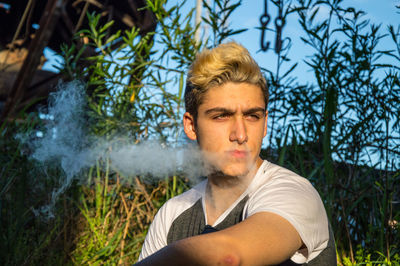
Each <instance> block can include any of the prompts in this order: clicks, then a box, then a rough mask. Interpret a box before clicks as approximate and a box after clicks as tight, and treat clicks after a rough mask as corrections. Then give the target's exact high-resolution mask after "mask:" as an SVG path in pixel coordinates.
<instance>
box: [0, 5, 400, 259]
mask: <svg viewBox="0 0 400 266" xmlns="http://www.w3.org/2000/svg"><path fill="white" fill-rule="evenodd" d="M240 3H241V2H240V1H229V0H218V1H216V4H215V5H214V7H213V8H211V7H207V8H208V10H209V12H210V16H209V18H208V19H207V20H206V21H205V23H207V24H209V26H210V30H211V33H212V34H210V36H211V37H210V39H208V40H206V41H203V42H200V43H196V41H195V40H194V39H193V36H194V31H195V28H193V22H192V21H193V14H194V13H193V11H192V12H190V13H188V14H186V13H183V12H182V11H181V10H182V5H183V3H182V4H179V5H176V6H172V7H169V8H167V7H166V5H165V1H161V0H157V1H148V2H147V4H148V7H147V8H148V9H149V10H150V11H151V12H152V13H153V14H154V15H155V17H156V19H157V23H158V25H157V28H156V30H155V31H149V32H147V33H145V34H142V33H140V31H139V29H138V28H135V27H133V28H131V29H129V30H126V31H120V30H117V29H115V28H114V27H112V25H113V22H112V21H108V20H107V17H104V16H101V15H100V14H99V15H98V14H95V13H90V14H88V16H87V21H88V24H87V25H88V27H86V28H85V29H83V30H80V31H79V32H77V33H76V34H75V37H74V40H73V42H72V43H70V44H68V45H62V46H61V49H60V53H61V55H62V56H63V58H64V62H63V66H62V68H61V69H60V73H61V75H62V78H63V80H64V81H70V80H76V79H79V80H81V81H85V84H86V85H85V86H86V97H87V101H88V106H87V113H86V116H87V121H88V129H89V131H90V133H91V134H93V135H95V136H99V137H106V138H108V139H113V138H115V137H117V136H120V135H121V134H126V135H129V137H130V140H131V142H132V143H136V144H137V143H141V142H143V141H145V140H146V139H149V138H157V139H161V140H162V141H166V142H169V141H171V140H174V139H175V140H176V138H177V136H178V135H179V124H180V116H181V114H182V94H183V90H184V77H185V73H186V70H187V68H188V66H189V64H190V62H191V61H192V60H193V58H194V56H195V54H196V52H197V51H198V50H199V49H202V48H204V47H212V46H215V45H217V44H218V43H220V42H223V41H226V40H228V39H229V38H234V36H235V35H236V34H240V33H241V32H242V29H230V28H229V25H226V23H224V21H225V20H227V19H228V18H229V16H230V15H231V13H232V12H240ZM273 3H274V4H275V5H278V4H279V3H278V1H277V2H273ZM318 7H324V8H328V10H329V16H328V17H326V18H325V19H323V20H318V21H317V20H315V17H316V15H317V13H318ZM394 8H395V7H394ZM283 11H284V12H283V17H287V16H292V15H293V16H294V15H297V16H298V23H300V25H301V27H302V30H303V35H302V36H303V38H302V40H303V41H304V43H306V44H307V46H308V47H309V49H310V50H312V51H313V54H312V56H311V57H308V58H304V60H305V61H306V62H307V64H308V66H309V68H310V70H311V71H312V72H313V74H314V79H313V80H312V81H310V82H309V83H307V84H301V83H299V82H298V81H297V80H296V77H294V76H293V74H292V71H293V69H294V68H295V67H296V65H297V63H296V62H292V61H290V58H288V57H287V53H288V51H289V49H290V45H287V46H285V47H283V49H282V50H281V51H279V53H277V59H278V60H279V64H278V67H277V69H276V70H267V69H264V71H265V75H266V77H267V80H268V83H269V88H270V94H271V99H270V103H269V113H270V117H269V135H268V136H267V137H268V138H269V143H270V144H271V145H270V146H269V147H267V148H266V149H263V151H262V156H263V157H264V158H267V159H268V160H270V161H272V162H275V163H277V164H279V165H282V166H284V167H287V168H289V169H292V170H294V171H295V172H297V173H299V174H300V175H302V176H304V177H306V178H308V179H309V180H310V181H311V182H312V183H313V184H314V186H315V187H316V188H317V190H318V191H319V192H320V194H321V197H322V199H323V201H324V203H325V207H326V209H327V213H328V216H329V220H330V222H331V224H332V227H333V230H334V234H335V239H336V245H337V253H338V261H339V263H340V264H341V265H354V264H367V263H369V264H382V265H399V263H400V257H399V251H400V247H399V243H400V232H399V231H400V228H399V221H400V194H399V187H400V170H399V169H400V160H399V155H400V149H399V146H400V139H399V138H400V122H399V113H400V110H399V109H400V83H399V75H400V72H399V70H400V69H399V63H400V26H399V25H393V26H390V27H388V28H382V27H380V26H379V25H373V24H371V23H370V22H369V21H367V20H365V19H364V18H363V13H362V11H360V10H355V9H352V8H348V9H344V8H342V1H340V0H322V1H313V0H309V1H304V0H298V1H292V2H290V5H289V4H286V5H285V6H284V9H283ZM221 25H224V26H221ZM244 30H245V29H244ZM116 41H118V42H119V45H118V46H117V47H115V46H114V45H113V44H114V43H115V42H116ZM382 41H385V42H390V44H389V45H388V46H389V47H392V49H389V50H384V51H382V50H379V46H378V44H379V43H380V42H382ZM88 49H90V51H92V52H91V53H90V54H89V55H88V54H87V53H85V51H87V50H88ZM271 49H273V47H271ZM93 51H95V53H93ZM261 66H262V65H261ZM282 69H289V71H288V72H286V73H282ZM171 87H174V88H176V89H175V90H174V91H173V92H171V90H170V88H171ZM54 119H57V118H54ZM44 123H46V121H45V120H43V119H40V118H39V114H38V112H27V111H26V112H25V111H21V112H19V113H18V114H17V115H16V116H14V117H13V118H12V119H5V120H3V121H2V124H1V125H0V150H1V153H0V154H1V155H0V165H1V167H0V264H1V265H36V264H40V265H43V264H45V265H59V264H78V265H81V264H131V263H134V262H135V261H136V259H137V257H138V254H139V252H140V248H141V244H142V242H143V240H144V236H145V234H146V230H147V228H148V226H149V224H150V222H151V220H152V217H153V216H154V214H155V213H156V211H157V209H158V208H159V207H160V206H161V205H162V204H163V202H165V201H166V200H167V199H169V198H171V197H173V196H174V195H177V194H179V193H182V192H183V191H185V190H186V189H188V184H187V179H186V178H185V177H184V176H179V175H175V176H171V177H166V178H165V179H163V180H161V181H157V182H153V183H149V182H144V181H143V179H142V178H141V177H140V176H137V177H135V178H133V180H131V182H123V181H122V178H123V177H122V175H121V174H120V173H118V172H116V171H107V170H104V169H109V168H108V165H109V161H108V160H107V159H104V158H103V159H99V160H98V162H97V164H95V165H93V166H92V167H89V169H85V170H84V171H83V172H82V173H81V174H80V176H79V177H77V178H76V181H74V182H73V184H72V185H71V186H70V187H69V189H68V190H66V191H65V192H64V193H63V194H62V195H61V196H60V197H59V198H58V200H57V202H56V206H55V208H54V211H53V214H54V217H52V218H48V217H43V215H40V213H39V214H38V211H37V210H38V209H39V208H40V207H41V206H44V205H46V204H47V203H48V202H49V200H50V194H51V192H52V191H53V190H54V188H56V187H57V186H58V185H59V184H60V182H61V181H60V180H62V179H63V178H64V173H63V172H62V170H61V169H60V167H59V166H58V165H57V164H53V165H50V166H46V167H38V163H37V162H35V161H34V160H31V159H30V154H31V153H32V150H30V149H29V147H27V146H26V145H25V144H24V143H21V142H20V141H19V140H18V139H17V138H15V136H16V134H21V133H24V134H28V135H29V134H30V135H32V136H33V138H35V134H34V133H35V132H36V131H37V130H39V129H40V128H42V127H43V124H44ZM71 134H73V133H72V132H71Z"/></svg>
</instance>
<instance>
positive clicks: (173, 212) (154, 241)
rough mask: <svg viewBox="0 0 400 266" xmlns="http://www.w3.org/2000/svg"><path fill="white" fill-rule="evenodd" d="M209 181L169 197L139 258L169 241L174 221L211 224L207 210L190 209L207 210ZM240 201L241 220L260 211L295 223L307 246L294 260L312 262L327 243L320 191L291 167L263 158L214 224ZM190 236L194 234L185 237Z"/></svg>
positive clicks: (159, 212) (152, 227) (220, 221)
mask: <svg viewBox="0 0 400 266" xmlns="http://www.w3.org/2000/svg"><path fill="white" fill-rule="evenodd" d="M206 184H207V180H204V181H203V182H201V183H199V184H198V185H196V186H195V187H193V188H192V189H190V190H188V191H186V192H185V193H183V194H181V195H179V196H176V197H174V198H172V199H170V200H168V201H167V202H166V203H165V204H164V205H163V206H162V207H161V209H160V210H159V211H158V213H157V214H156V216H155V218H154V220H153V222H152V224H151V226H150V228H149V232H148V233H147V236H146V239H145V242H144V245H143V247H142V251H141V253H140V256H139V260H142V259H144V258H145V257H147V256H150V255H151V254H153V253H155V252H156V251H158V250H160V249H161V248H163V247H165V246H167V245H168V244H169V241H168V239H171V238H169V237H170V235H171V232H170V230H172V229H171V228H172V227H173V225H174V226H175V227H176V226H177V225H176V221H179V223H182V224H183V226H186V227H193V226H191V225H188V223H193V221H197V220H199V219H203V220H204V221H203V222H202V223H201V225H199V226H197V225H196V226H197V227H199V228H200V227H202V226H204V225H207V224H208V223H207V215H206V214H205V213H200V214H199V215H198V218H196V219H197V220H193V219H194V218H193V213H195V212H193V210H191V208H194V206H197V208H196V209H197V210H198V211H197V213H198V212H199V211H200V212H204V210H205V208H204V206H205V202H204V198H205V197H204V195H205V189H206ZM196 203H197V204H196ZM239 203H241V204H240V205H241V207H240V208H242V209H241V211H240V216H241V217H240V220H244V219H246V218H247V217H250V216H251V215H253V214H255V213H258V212H272V213H275V214H278V215H280V216H281V217H283V218H285V219H286V220H287V221H289V222H290V223H291V224H292V226H293V227H294V228H295V229H296V230H297V232H298V233H299V235H300V237H301V239H302V241H303V243H304V244H305V246H306V248H304V249H302V250H298V251H297V252H296V253H295V254H294V255H293V256H292V257H291V260H292V261H293V262H295V263H306V262H309V261H310V260H312V259H314V258H315V257H317V256H318V255H319V254H320V253H321V252H322V251H323V250H324V249H325V248H326V247H327V245H328V240H329V229H328V219H327V216H326V212H325V208H324V205H323V203H322V201H321V198H320V196H319V194H318V192H317V191H316V190H315V189H314V187H313V186H312V185H311V183H310V182H309V181H308V180H307V179H305V178H303V177H301V176H299V175H297V174H295V173H293V172H292V171H290V170H288V169H285V168H283V167H280V166H278V165H275V164H272V163H270V162H268V161H264V162H263V163H262V165H261V166H260V168H259V169H258V171H257V173H256V175H255V177H254V178H253V180H252V181H251V183H250V185H249V186H248V188H247V189H246V191H245V192H243V194H242V195H241V196H240V197H239V198H238V199H237V200H236V201H235V202H234V203H233V204H232V205H231V206H230V207H229V208H228V209H227V210H226V211H225V212H224V213H223V214H222V215H221V216H220V217H219V218H218V219H217V220H216V221H215V223H214V224H212V225H211V226H213V227H218V225H219V224H221V223H223V222H224V220H225V219H227V217H228V215H230V214H231V212H232V211H233V209H234V208H235V207H236V209H237V205H238V204H239ZM199 206H200V207H199ZM201 207H202V208H201ZM184 216H185V217H191V218H190V219H192V222H190V221H189V222H188V221H186V222H185V219H186V220H187V218H184ZM196 217H197V216H196ZM174 221H175V224H174ZM181 221H183V222H181ZM184 224H186V225H184ZM179 226H180V225H178V227H179ZM196 226H194V227H196ZM197 227H196V228H194V229H193V228H190V230H192V231H193V230H194V233H192V234H194V235H196V234H199V233H200V232H199V231H196V230H200V231H201V230H202V229H197ZM174 230H175V229H174ZM185 230H186V229H185ZM188 230H189V229H188ZM188 236H191V235H187V236H185V237H188ZM170 241H171V240H170Z"/></svg>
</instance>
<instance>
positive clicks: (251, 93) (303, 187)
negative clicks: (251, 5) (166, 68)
mask: <svg viewBox="0 0 400 266" xmlns="http://www.w3.org/2000/svg"><path fill="white" fill-rule="evenodd" d="M187 83H188V85H187V87H186V91H185V105H186V111H187V112H186V113H185V114H184V117H183V125H184V130H185V133H186V135H187V136H188V138H189V139H191V140H196V141H197V143H198V145H199V148H200V150H201V151H202V153H203V157H204V160H205V162H206V164H207V165H208V166H209V167H210V169H211V170H210V172H209V174H208V176H207V179H206V180H205V181H203V182H201V183H200V184H198V185H196V186H195V187H194V188H192V189H190V190H189V191H187V192H185V193H183V194H182V195H180V196H177V197H175V198H173V199H171V200H169V201H168V202H167V203H166V204H165V205H164V206H162V208H161V209H160V210H159V212H158V213H157V215H156V217H155V218H154V221H153V223H152V225H151V226H150V229H149V232H148V234H147V236H146V240H145V243H144V245H143V248H142V252H141V254H140V258H139V261H140V262H139V263H138V265H272V264H273V265H276V264H281V265H297V264H307V263H308V264H309V265H336V252H335V244H334V240H333V237H332V235H331V234H330V230H329V224H328V220H327V217H326V213H325V209H324V206H323V203H322V201H321V199H320V197H319V195H318V193H317V191H316V190H315V189H314V188H313V187H312V185H311V184H310V183H309V182H308V181H307V180H306V179H305V178H303V177H300V176H298V175H296V174H295V173H293V172H291V171H289V170H287V169H284V168H282V167H279V166H277V165H274V164H272V163H270V162H268V161H263V160H262V159H261V158H260V157H259V154H260V150H261V144H262V140H263V138H264V137H265V135H266V133H267V116H268V112H267V103H268V90H267V86H266V81H265V79H264V77H263V75H262V73H261V71H260V69H259V67H258V65H257V63H256V62H255V61H254V60H253V58H252V57H251V56H250V54H249V52H248V51H247V50H246V49H245V48H244V47H243V46H241V45H239V44H237V43H234V42H231V43H227V44H221V45H220V46H218V47H216V48H214V49H212V50H205V51H203V52H201V53H200V54H198V56H197V57H196V60H195V61H194V62H193V64H192V66H191V69H190V71H189V74H188V81H187Z"/></svg>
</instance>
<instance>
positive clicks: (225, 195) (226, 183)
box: [205, 159, 262, 225]
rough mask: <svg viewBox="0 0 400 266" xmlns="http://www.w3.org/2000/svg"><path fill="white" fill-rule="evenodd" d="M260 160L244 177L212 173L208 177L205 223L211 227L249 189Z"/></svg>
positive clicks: (260, 161) (260, 162)
mask: <svg viewBox="0 0 400 266" xmlns="http://www.w3.org/2000/svg"><path fill="white" fill-rule="evenodd" d="M261 164H262V160H261V159H260V160H258V161H257V162H256V164H255V165H254V167H252V169H250V171H249V172H248V173H247V174H246V175H245V176H226V175H224V174H223V173H221V172H219V173H214V174H212V175H209V176H208V182H207V188H206V195H205V202H206V212H207V223H208V224H210V225H212V224H213V223H214V222H215V221H216V220H217V219H218V217H219V216H220V215H221V214H222V213H224V212H225V210H226V209H228V208H229V207H230V206H231V205H232V204H233V203H234V202H235V201H236V200H237V199H238V198H239V197H240V196H241V195H242V194H243V192H244V191H245V190H246V189H247V188H248V187H249V185H250V183H251V181H252V180H253V179H254V177H255V175H256V173H257V171H258V169H259V168H260V166H261Z"/></svg>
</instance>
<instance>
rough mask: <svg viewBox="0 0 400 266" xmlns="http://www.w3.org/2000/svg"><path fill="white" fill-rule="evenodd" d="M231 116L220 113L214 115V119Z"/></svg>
mask: <svg viewBox="0 0 400 266" xmlns="http://www.w3.org/2000/svg"><path fill="white" fill-rule="evenodd" d="M228 117H229V115H228V114H220V115H216V116H214V117H213V119H214V120H222V119H227V118H228Z"/></svg>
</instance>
